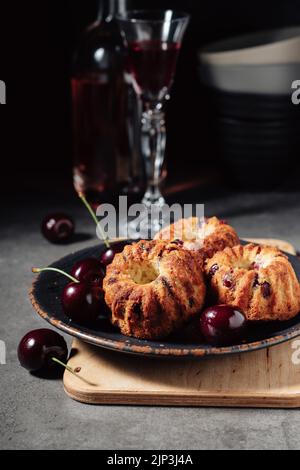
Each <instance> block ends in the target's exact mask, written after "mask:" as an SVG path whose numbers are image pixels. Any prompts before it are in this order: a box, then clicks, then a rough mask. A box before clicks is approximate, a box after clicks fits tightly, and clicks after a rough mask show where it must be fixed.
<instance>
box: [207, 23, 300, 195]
mask: <svg viewBox="0 0 300 470" xmlns="http://www.w3.org/2000/svg"><path fill="white" fill-rule="evenodd" d="M199 61H200V67H199V70H200V77H201V80H202V83H203V84H204V85H206V86H207V87H208V88H207V90H208V93H210V96H211V105H212V106H213V107H214V108H215V115H216V117H217V124H218V125H217V132H218V133H219V142H220V151H221V155H222V158H223V159H224V161H225V163H226V168H227V169H228V173H229V174H230V176H231V177H232V178H233V180H235V181H236V182H238V183H240V184H242V185H244V186H247V187H258V188H261V187H263V188H266V187H268V188H269V187H272V186H274V185H276V184H278V183H281V182H282V181H283V180H284V179H286V177H287V176H288V175H289V173H290V172H291V170H292V168H293V165H294V162H295V160H298V159H297V156H298V154H299V150H300V105H298V106H297V105H295V104H293V102H292V93H293V91H294V90H293V89H292V84H293V82H294V81H295V80H300V27H291V28H284V29H277V30H272V31H265V32H259V33H253V34H250V35H245V36H240V37H236V38H233V39H227V40H224V41H222V42H218V43H215V44H212V45H210V46H208V47H206V48H205V49H203V50H202V51H200V54H199Z"/></svg>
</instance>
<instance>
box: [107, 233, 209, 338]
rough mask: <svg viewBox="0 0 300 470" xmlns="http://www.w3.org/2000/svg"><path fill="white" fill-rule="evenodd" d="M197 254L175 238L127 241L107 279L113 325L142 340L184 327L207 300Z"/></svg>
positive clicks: (110, 267)
mask: <svg viewBox="0 0 300 470" xmlns="http://www.w3.org/2000/svg"><path fill="white" fill-rule="evenodd" d="M197 258H198V257H197V254H194V253H192V252H189V251H187V250H185V249H183V248H182V247H181V244H178V243H176V242H173V243H172V242H164V241H154V240H151V241H140V242H138V243H134V244H133V245H127V246H126V247H125V248H124V251H123V253H120V254H117V255H116V256H115V258H114V261H113V262H112V264H111V265H109V266H108V268H107V274H106V277H105V279H104V283H103V288H104V292H105V301H106V303H107V305H108V306H109V307H110V309H111V312H112V323H113V324H114V325H115V326H118V327H119V328H120V330H121V332H122V333H123V334H124V335H127V336H134V337H136V338H141V339H158V338H163V337H166V336H168V335H169V334H170V333H172V332H173V331H174V330H176V329H177V328H180V327H181V326H182V325H183V324H184V323H185V322H186V321H187V320H189V319H190V318H192V317H193V316H194V315H195V314H196V313H197V312H198V311H199V310H200V309H201V307H202V306H203V303H204V298H205V293H206V287H205V281H204V275H203V270H202V269H199V260H198V259H197ZM202 268H203V266H202Z"/></svg>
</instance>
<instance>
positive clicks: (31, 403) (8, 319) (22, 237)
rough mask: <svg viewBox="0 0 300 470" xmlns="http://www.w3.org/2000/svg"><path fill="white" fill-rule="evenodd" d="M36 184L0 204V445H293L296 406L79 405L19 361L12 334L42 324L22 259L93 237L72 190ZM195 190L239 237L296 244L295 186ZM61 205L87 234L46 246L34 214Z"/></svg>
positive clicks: (42, 258) (298, 419)
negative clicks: (212, 192) (46, 189)
mask: <svg viewBox="0 0 300 470" xmlns="http://www.w3.org/2000/svg"><path fill="white" fill-rule="evenodd" d="M37 191H38V192H37V193H36V194H35V195H28V194H24V195H23V197H22V198H20V199H18V197H17V196H14V197H12V198H8V199H7V202H6V204H5V209H3V210H2V213H1V215H2V217H1V232H0V236H1V245H0V266H1V277H0V285H1V301H0V319H1V322H0V340H3V341H5V343H6V347H7V358H6V362H7V363H6V365H0V448H1V449H31V448H32V449H118V450H121V449H177V450H180V449H189V450H191V449H274V448H275V449H299V448H300V437H299V436H300V434H299V427H300V410H264V409H261V410H247V409H217V408H207V409H201V408H163V407H128V406H97V407H95V406H87V405H82V404H79V403H76V402H74V401H72V400H71V399H69V398H68V397H67V396H66V395H65V393H64V391H63V388H62V383H61V381H57V380H52V381H51V380H44V379H39V378H36V377H33V376H31V375H30V374H29V373H27V372H26V371H25V370H24V369H22V368H21V367H20V366H19V365H18V361H17V357H16V348H17V344H18V341H19V339H20V338H21V337H22V336H23V334H25V333H26V332H27V331H29V330H30V329H33V328H39V327H45V326H46V324H45V323H44V322H43V321H42V320H41V319H39V318H38V317H37V315H36V314H35V313H34V311H33V309H32V307H31V304H30V302H29V300H28V295H27V292H28V288H29V286H30V284H31V281H32V274H31V272H30V269H31V267H32V266H33V265H47V264H49V263H50V262H52V261H54V260H55V259H58V258H59V257H61V256H63V255H65V254H66V253H67V252H70V251H73V250H77V249H80V248H82V247H85V246H88V245H93V244H95V238H94V227H93V225H92V223H91V221H90V219H89V216H88V215H87V214H86V212H85V211H84V209H83V208H82V207H81V205H80V203H79V202H78V201H77V199H76V197H74V195H73V194H69V193H68V195H67V196H66V195H65V194H62V193H59V192H56V193H55V195H52V196H51V197H49V194H47V196H46V195H45V194H43V191H42V189H41V188H38V189H37ZM62 198H64V199H63V203H62ZM196 199H197V200H196V201H195V202H205V203H206V214H207V215H213V214H215V215H218V216H220V217H223V218H226V219H227V220H228V221H229V222H230V223H232V224H233V225H234V227H235V228H236V229H237V230H238V232H239V234H240V236H241V237H274V238H283V239H286V240H288V241H290V242H291V243H293V244H294V245H295V246H296V247H298V248H300V192H299V193H297V192H292V193H280V192H274V193H271V194H264V193H256V194H250V193H247V194H244V193H239V194H237V193H232V194H230V193H224V194H221V195H219V196H213V197H212V196H208V195H207V196H206V195H205V194H204V193H203V194H201V192H199V193H198V194H197V198H196ZM62 206H63V209H64V210H65V211H67V212H70V213H71V214H73V216H74V217H75V219H76V222H77V227H78V231H79V232H84V233H85V234H89V235H90V236H91V238H90V239H86V240H82V241H78V242H77V243H74V244H73V245H70V246H54V245H50V244H49V243H48V242H47V241H45V240H44V239H43V238H42V236H41V234H40V231H39V222H40V220H41V219H42V217H43V216H44V215H45V214H47V213H48V212H49V211H52V210H58V209H60V210H61V209H62ZM68 341H69V342H70V340H69V339H68Z"/></svg>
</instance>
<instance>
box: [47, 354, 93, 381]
mask: <svg viewBox="0 0 300 470" xmlns="http://www.w3.org/2000/svg"><path fill="white" fill-rule="evenodd" d="M51 360H52V361H53V362H56V364H59V365H60V366H62V367H64V368H65V369H66V370H67V371H68V372H70V373H71V374H73V375H75V377H78V379H80V380H82V381H83V382H85V383H87V384H88V385H92V384H91V383H90V382H89V381H88V380H86V379H85V378H83V377H81V375H78V373H77V372H75V370H74V369H72V367H70V366H68V365H67V364H64V363H63V362H61V361H60V360H59V359H57V358H56V357H51Z"/></svg>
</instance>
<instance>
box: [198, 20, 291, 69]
mask: <svg viewBox="0 0 300 470" xmlns="http://www.w3.org/2000/svg"><path fill="white" fill-rule="evenodd" d="M199 58H200V61H201V62H202V63H204V64H210V65H242V64H244V65H246V64H247V65H249V64H276V63H281V64H287V63H296V62H300V26H295V27H290V28H281V29H274V30H269V31H260V32H257V33H252V34H247V35H243V36H237V37H234V38H230V39H224V40H223V41H219V42H216V43H214V44H211V45H209V46H207V47H205V48H203V49H202V50H201V51H200V53H199Z"/></svg>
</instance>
